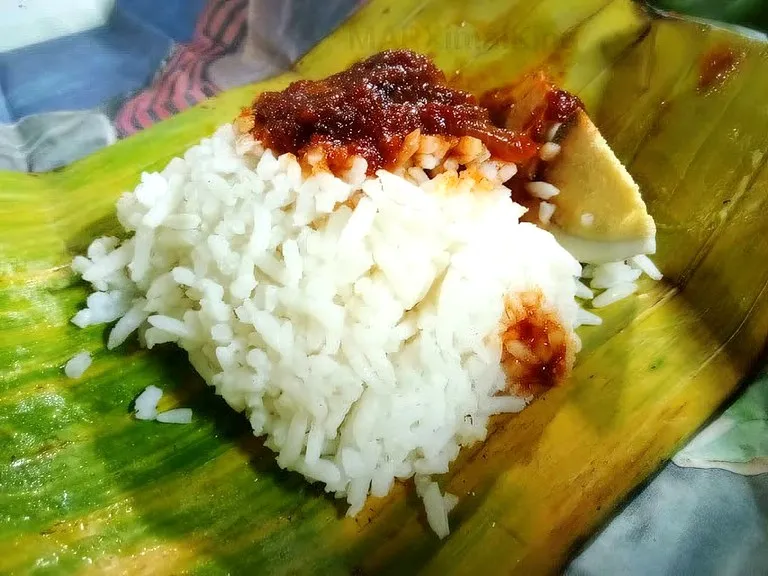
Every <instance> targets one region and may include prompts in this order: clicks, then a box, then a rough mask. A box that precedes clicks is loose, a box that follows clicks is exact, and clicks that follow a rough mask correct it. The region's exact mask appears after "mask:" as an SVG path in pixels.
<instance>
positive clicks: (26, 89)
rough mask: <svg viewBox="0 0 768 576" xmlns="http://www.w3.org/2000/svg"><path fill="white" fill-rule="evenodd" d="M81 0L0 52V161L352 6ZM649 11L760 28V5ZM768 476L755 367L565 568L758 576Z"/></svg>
mask: <svg viewBox="0 0 768 576" xmlns="http://www.w3.org/2000/svg"><path fill="white" fill-rule="evenodd" d="M3 1H6V2H7V0H0V2H3ZM17 1H18V4H17ZM45 1H48V0H38V3H37V5H44V3H45ZM57 1H60V0H50V2H57ZM78 1H79V0H78ZM83 1H85V0H83ZM89 1H92V2H102V3H103V4H105V5H106V4H110V5H111V3H112V2H114V5H113V7H112V10H111V12H109V14H110V16H109V18H108V20H107V21H106V23H105V25H103V26H100V27H97V28H94V29H90V30H86V31H84V32H79V33H76V34H70V35H63V36H61V37H59V38H56V39H53V40H48V41H45V42H42V43H37V44H34V45H29V46H25V47H21V48H17V49H14V50H11V51H5V52H0V169H5V170H16V171H34V172H39V171H47V170H51V169H54V168H56V167H59V166H64V165H66V164H68V163H70V162H72V161H74V160H76V159H78V158H81V157H83V156H85V155H87V154H90V153H91V152H93V151H95V150H98V149H99V148H102V147H104V146H107V145H109V144H111V143H113V142H114V141H115V140H116V139H117V138H121V137H124V136H128V135H130V134H132V133H134V132H136V131H139V130H142V129H144V128H146V127H148V126H150V125H151V124H153V123H155V122H158V121H161V120H162V119H164V118H167V117H168V116H171V115H173V114H176V113H178V112H179V111H181V110H184V109H185V108H188V107H189V106H192V105H194V104H196V103H197V102H199V101H201V100H203V99H205V98H207V97H210V96H212V95H214V94H216V93H217V92H220V91H222V90H226V89H228V88H231V87H234V86H238V85H242V84H245V83H248V82H254V81H256V80H259V79H261V78H265V77H268V76H271V75H274V74H276V73H279V72H281V71H283V70H286V69H287V68H289V67H290V66H291V64H292V63H293V62H295V61H296V60H297V59H298V58H299V57H300V56H301V55H303V54H304V53H305V52H306V51H307V50H309V49H310V48H311V47H312V46H313V45H314V44H315V43H316V42H317V41H319V40H320V39H321V38H323V37H324V36H326V35H327V34H328V33H329V32H330V31H331V30H332V29H333V28H334V27H336V26H337V25H338V24H340V23H341V22H342V21H343V20H344V19H345V18H346V17H347V16H348V15H349V14H351V13H352V11H354V10H355V8H357V7H358V6H359V5H360V4H361V3H362V2H363V1H364V0H322V1H318V0H89ZM500 1H501V0H500ZM24 2H25V0H13V2H12V3H9V6H11V8H9V7H3V6H2V5H1V4H0V10H3V12H2V14H3V18H6V20H5V21H0V32H2V27H3V25H5V26H6V32H7V26H8V25H9V24H8V22H9V21H10V20H8V19H7V18H10V19H11V20H12V19H13V17H14V16H15V14H14V13H11V12H9V10H14V9H18V10H24V9H26V8H31V5H30V6H27V5H25V4H24ZM41 3H42V4H41ZM75 4H77V2H73V4H72V6H74V5H75ZM658 5H659V6H660V7H661V8H664V9H671V10H677V11H682V12H686V13H689V14H694V15H697V16H701V17H710V18H712V17H716V18H721V19H723V20H727V21H729V22H732V23H735V24H741V25H746V26H752V27H753V28H762V29H763V30H764V29H765V28H767V27H768V5H766V1H765V0H658ZM17 14H18V13H16V15H17ZM26 20H27V21H28V20H29V18H26ZM766 472H768V375H763V376H761V377H760V378H758V379H757V380H756V382H754V383H753V384H752V385H751V386H750V387H749V388H748V390H747V392H746V393H745V394H743V395H742V397H741V398H739V399H738V400H737V402H736V403H735V404H734V405H733V406H731V407H730V408H729V409H728V410H727V411H726V412H725V413H724V414H723V415H722V416H721V417H720V418H718V419H716V420H714V421H713V423H712V424H711V425H710V426H709V427H708V428H706V429H705V430H704V431H703V432H702V433H701V434H699V436H697V438H695V439H694V440H693V441H692V442H691V443H690V444H689V445H688V446H687V447H686V448H685V449H684V450H682V451H681V452H680V453H679V454H678V455H676V456H675V458H674V461H673V462H672V463H670V464H668V465H667V466H666V467H665V468H664V469H663V470H662V471H661V472H660V474H659V475H658V476H657V477H656V478H655V479H653V480H652V481H650V482H649V483H648V485H647V486H646V487H645V488H644V489H643V490H642V491H640V492H639V494H638V495H637V496H636V497H635V498H633V499H632V501H631V502H630V503H629V504H628V505H627V506H626V508H625V509H624V510H623V511H622V512H621V513H620V514H618V515H617V517H616V518H615V519H614V520H613V521H612V522H610V523H609V524H608V526H606V527H605V529H604V530H603V531H602V532H601V533H600V534H598V535H597V536H595V538H594V539H593V540H592V542H590V543H589V544H588V545H587V546H586V547H585V549H584V550H583V551H582V552H581V553H580V555H579V556H578V557H577V558H576V559H575V560H574V561H573V563H572V564H571V566H570V567H569V568H568V570H567V573H568V574H570V575H573V576H577V575H578V576H582V575H590V576H591V575H595V576H598V575H604V574H609V575H613V574H622V575H638V576H644V575H654V576H656V575H667V574H669V575H675V576H677V575H687V574H691V575H697V576H698V575H708V574H712V575H718V576H719V575H725V576H727V575H741V574H749V575H752V574H768V528H767V527H768V474H765V473H766Z"/></svg>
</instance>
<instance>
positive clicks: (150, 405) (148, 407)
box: [134, 385, 163, 420]
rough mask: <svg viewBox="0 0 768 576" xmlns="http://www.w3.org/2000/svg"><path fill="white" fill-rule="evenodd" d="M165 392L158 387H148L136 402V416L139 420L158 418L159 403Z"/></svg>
mask: <svg viewBox="0 0 768 576" xmlns="http://www.w3.org/2000/svg"><path fill="white" fill-rule="evenodd" d="M162 397H163V391H162V390H160V388H158V387H157V386H152V385H150V386H147V387H146V388H145V389H144V391H143V392H142V393H141V394H139V396H138V397H137V398H136V401H135V402H134V415H135V416H136V418H137V419H138V420H154V419H155V418H156V417H157V403H158V402H160V398H162Z"/></svg>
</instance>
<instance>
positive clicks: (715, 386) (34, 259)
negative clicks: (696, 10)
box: [0, 0, 768, 574]
mask: <svg viewBox="0 0 768 576" xmlns="http://www.w3.org/2000/svg"><path fill="white" fill-rule="evenodd" d="M398 46H407V47H410V48H413V49H417V50H421V51H424V52H427V53H429V54H431V55H433V56H434V57H435V59H436V61H437V63H438V64H439V65H440V66H441V67H442V68H443V69H444V70H446V71H447V72H448V73H449V74H450V75H451V77H453V78H455V81H456V82H457V83H459V84H460V85H462V86H464V87H468V88H470V89H472V90H475V91H479V90H483V89H486V88H489V87H493V86H498V85H500V84H503V83H505V82H508V81H510V80H512V79H514V78H515V77H516V76H517V75H519V74H520V73H522V72H524V71H526V70H529V69H532V68H537V67H543V68H546V69H547V70H549V71H550V72H551V73H552V74H554V75H556V76H557V77H558V78H559V80H560V81H561V83H562V84H563V85H564V86H565V87H566V88H568V89H570V90H572V91H574V92H576V93H578V94H579V95H580V96H581V97H582V99H583V100H584V102H585V103H586V105H587V107H588V109H589V111H590V112H591V114H592V116H593V117H594V119H595V121H596V122H597V124H598V125H599V127H600V128H601V130H602V131H603V133H604V135H605V136H606V138H607V139H608V141H609V142H610V143H611V145H612V146H613V147H614V149H615V150H616V152H617V154H618V155H619V157H620V158H621V159H622V161H624V162H625V163H626V164H627V166H628V167H629V170H630V172H632V174H633V175H634V176H635V178H636V179H637V181H638V182H639V183H640V185H641V187H642V189H643V193H644V196H645V198H646V200H647V203H648V206H649V209H650V211H651V212H652V214H653V215H654V217H655V218H656V221H657V223H658V229H659V233H658V244H659V252H658V255H657V257H656V260H657V263H658V264H659V265H660V266H661V268H662V270H663V271H664V272H665V274H666V280H665V281H664V282H662V283H656V284H653V283H650V282H649V283H647V284H643V285H642V290H641V293H640V294H639V295H638V296H636V297H633V298H630V299H627V300H625V301H622V302H620V303H617V304H615V305H613V306H611V307H610V308H608V309H606V310H605V311H604V312H603V316H604V318H605V324H604V325H603V326H600V327H594V328H584V329H583V330H582V331H581V336H582V339H583V341H584V350H583V352H582V354H581V355H580V357H579V360H578V363H577V366H576V368H575V372H574V375H573V378H572V381H571V382H570V383H569V384H568V385H567V386H564V387H561V388H558V389H555V390H552V391H551V392H549V393H547V394H546V395H545V396H544V397H543V398H541V399H540V400H538V401H537V402H535V403H534V404H533V405H532V406H531V407H530V408H529V409H527V410H525V411H524V412H523V413H521V414H519V415H515V416H512V417H502V418H497V419H496V420H494V421H493V424H492V429H491V432H490V436H489V439H488V440H487V441H486V442H485V443H484V444H482V445H477V446H475V447H473V448H471V449H468V450H465V451H464V452H463V453H462V454H461V456H460V457H459V460H458V461H457V462H456V463H455V465H454V466H453V467H452V469H451V472H450V473H449V474H447V475H445V476H444V477H443V478H440V479H439V480H440V483H441V484H442V486H443V487H444V488H445V489H446V490H448V491H450V492H452V493H454V494H457V495H459V496H460V497H461V500H460V502H459V504H458V506H457V508H456V509H455V510H454V511H453V512H452V514H451V517H450V519H451V525H452V534H451V536H450V537H449V538H448V539H446V540H445V541H442V542H441V541H439V540H438V539H437V538H436V537H434V535H433V534H432V533H431V532H430V531H429V529H428V528H427V526H426V522H425V519H424V516H423V513H422V511H421V506H420V503H419V502H418V499H417V498H416V496H415V494H414V491H413V489H412V488H411V487H409V486H406V485H399V486H397V487H396V488H395V489H394V490H393V493H392V494H391V495H390V496H389V497H387V498H385V499H371V500H370V501H369V502H368V505H367V507H366V508H365V510H364V511H363V512H362V513H361V514H360V515H358V517H356V518H355V519H348V518H344V516H343V512H344V508H343V506H341V505H340V504H339V503H338V502H337V501H334V500H333V499H332V498H329V497H328V496H326V495H324V494H323V493H322V491H321V490H320V489H318V488H317V487H315V486H310V485H307V484H306V483H305V482H304V481H303V480H302V479H301V478H300V477H298V475H295V474H290V473H286V472H283V471H281V470H279V469H278V467H277V465H276V464H275V462H274V459H273V457H272V454H271V453H270V452H269V451H268V450H267V449H265V448H264V447H263V446H262V444H261V441H260V440H259V439H257V438H254V437H253V436H252V434H250V432H249V428H248V424H247V422H246V420H245V419H244V418H243V417H242V416H240V415H237V414H235V413H233V412H232V411H230V410H229V409H228V408H227V407H226V406H225V405H224V403H223V402H222V401H221V400H220V399H219V398H217V397H215V395H214V394H213V393H212V392H211V391H210V390H209V389H207V388H206V387H205V386H204V384H203V383H202V382H201V380H200V379H199V378H198V377H197V376H196V375H195V374H194V372H193V370H192V369H191V368H189V367H188V365H187V363H186V359H185V358H184V356H183V355H182V354H180V353H178V352H176V351H174V350H173V349H167V350H161V351H158V350H154V351H153V352H152V353H149V352H147V351H145V350H141V349H139V348H138V345H136V344H127V345H125V346H124V347H122V348H121V349H119V350H115V351H107V350H106V348H105V345H104V342H105V333H104V330H103V327H91V328H88V329H85V330H79V329H77V328H75V327H74V326H73V325H72V324H70V323H69V319H70V318H71V317H72V315H73V314H74V313H75V312H76V310H77V309H78V308H79V307H81V306H82V305H83V304H84V301H85V297H86V294H87V290H86V286H85V285H84V284H83V283H82V282H79V281H78V280H77V279H76V278H75V277H74V276H73V274H72V273H71V271H70V269H69V267H68V264H69V263H70V262H71V260H72V257H73V256H74V255H75V254H78V253H80V252H82V251H83V250H84V249H85V248H86V246H87V244H88V242H89V240H90V239H91V238H93V237H94V236H97V235H101V234H104V233H117V232H118V230H119V226H118V224H117V221H116V219H115V217H114V211H113V207H114V202H115V200H116V198H117V197H118V195H119V194H120V193H121V192H123V191H124V190H127V189H131V188H133V187H134V185H135V184H136V182H137V180H138V177H139V174H140V173H141V172H142V171H144V170H154V169H158V168H160V167H162V166H163V165H164V164H165V163H166V162H167V161H168V160H170V159H171V158H172V157H173V156H175V155H177V154H179V153H181V152H182V151H183V150H184V149H186V148H187V147H189V146H190V145H192V144H194V143H195V142H196V141H197V140H198V139H200V138H201V137H202V136H204V135H206V134H208V133H210V132H211V131H212V130H213V129H214V128H215V127H216V126H217V125H219V124H221V123H223V122H226V121H228V120H230V119H231V118H232V117H233V116H234V115H235V114H236V113H237V112H238V110H239V108H240V107H241V106H243V105H246V104H247V103H248V102H249V101H250V100H251V99H252V98H253V96H254V94H255V93H256V92H258V91H260V90H266V89H275V88H279V87H281V86H285V85H286V84H287V83H288V82H289V81H291V80H293V79H296V78H297V77H301V76H303V77H319V76H323V75H326V74H328V73H331V72H335V71H337V70H339V69H341V68H342V67H344V66H346V65H347V64H349V63H350V62H352V61H353V60H355V59H357V58H359V57H363V56H366V55H368V54H370V53H373V52H375V51H377V50H380V49H383V48H389V47H398ZM724 49H728V50H731V51H732V53H733V54H735V55H737V60H738V65H737V66H736V69H735V70H734V71H733V72H732V73H731V74H730V75H729V76H728V77H727V78H725V79H724V80H723V81H722V82H720V83H717V84H715V85H714V86H710V87H709V88H708V89H702V87H701V86H700V74H701V66H702V62H704V61H706V60H707V58H708V55H709V54H711V53H712V51H713V50H715V51H718V50H724ZM766 94H768V50H766V46H765V45H764V44H761V43H759V42H757V41H755V40H750V39H747V38H742V37H740V36H738V35H736V34H734V33H732V32H728V31H725V30H719V29H715V28H710V27H707V26H706V25H702V24H698V23H690V22H686V21H683V20H677V19H662V18H658V17H656V16H654V15H652V14H651V13H649V12H646V11H644V10H643V9H642V8H641V7H640V6H639V5H638V4H635V3H633V2H631V1H630V0H581V1H579V2H573V1H571V0H542V1H541V2H528V1H523V0H509V1H506V2H496V1H495V0H478V1H476V2H472V3H466V2H462V1H461V0H401V1H390V0H372V1H371V2H370V3H369V4H368V5H367V6H366V7H365V8H364V9H362V10H361V11H360V12H359V13H357V14H356V15H355V16H354V17H353V18H351V19H350V20H349V21H348V22H347V23H346V24H345V25H344V26H343V27H342V28H340V29H339V30H338V31H337V32H336V33H334V34H333V35H332V36H331V37H329V38H328V39H326V40H325V41H323V42H322V43H321V44H320V45H319V46H318V47H317V48H315V49H314V50H313V51H312V52H311V53H310V54H308V55H307V56H306V57H305V58H303V59H302V60H301V61H300V62H299V63H298V64H297V66H296V67H295V70H294V72H292V73H291V74H288V75H285V76H282V77H280V78H277V79H275V80H273V81H270V82H266V83H262V84H260V85H258V86H250V87H246V88H243V89H238V90H235V91H232V92H228V93H225V94H224V95H222V96H220V97H218V98H216V99H214V100H211V101H208V102H206V103H203V104H201V105H199V106H197V107H195V108H193V109H192V110H190V111H188V112H185V113H183V114H181V115H180V116H177V117H175V118H173V119H170V120H168V121H166V122H163V123H162V124H160V125H158V126H156V127H154V128H152V129H150V130H148V131H146V132H144V133H141V134H139V135H137V136H134V137H131V138H129V139H127V140H125V141H122V142H120V143H118V144H116V145H114V146H112V147H110V148H108V149H106V150H104V151H102V152H100V153H98V154H95V155H93V156H91V157H89V158H87V159H85V160H83V161H80V162H78V163H76V164H75V165H73V166H71V167H68V168H66V169H64V170H61V171H58V172H54V173H50V174H44V175H19V174H11V173H0V366H2V370H1V371H0V573H2V574H65V573H66V574H70V573H76V574H110V573H115V574H181V573H194V574H227V573H230V574H305V573H317V574H373V573H393V574H394V573H414V572H420V573H425V574H445V573H451V574H454V573H455V574H463V573H469V572H471V571H486V572H487V573H509V572H516V573H520V574H535V573H548V572H556V571H557V570H558V569H559V568H561V567H562V565H563V564H564V562H566V561H567V559H568V558H569V555H570V554H572V553H573V551H574V550H575V549H576V547H577V546H578V545H579V543H580V542H582V541H583V540H584V539H586V538H587V537H589V535H590V534H592V533H593V532H594V531H595V530H596V529H597V528H598V527H599V526H600V525H601V524H602V523H603V522H605V521H606V520H607V518H608V517H609V515H610V514H611V512H612V511H613V510H614V509H615V508H616V506H617V505H619V504H620V503H621V501H622V499H623V498H625V497H626V496H627V494H628V493H629V492H630V491H631V490H633V489H634V488H635V487H636V486H637V485H638V484H639V483H641V482H642V481H643V480H644V479H646V478H647V477H648V476H649V475H650V474H652V473H653V472H654V471H655V470H657V469H658V467H659V466H660V464H661V463H662V462H663V461H664V460H665V459H666V458H668V457H669V456H670V455H671V454H672V453H674V451H675V450H676V449H677V448H678V447H679V446H680V445H681V444H682V443H683V442H684V440H685V439H686V438H687V437H689V436H690V435H691V434H692V433H693V432H694V431H695V430H696V429H698V428H699V427H700V426H701V425H702V423H703V422H705V421H706V420H707V419H708V418H709V417H710V416H711V414H712V413H713V412H714V411H715V410H716V409H717V408H718V407H719V406H720V405H721V404H722V403H723V402H724V401H725V400H726V399H727V398H729V397H730V396H731V395H732V394H733V392H734V391H735V390H736V389H737V387H738V385H739V383H740V382H741V381H742V379H743V378H744V376H745V375H747V374H749V373H751V371H753V370H754V369H755V368H756V363H757V362H758V361H759V359H760V356H761V353H762V351H763V347H764V345H765V343H766V336H767V335H768V291H766V286H767V285H768V266H766V265H765V264H764V262H766V259H768V236H766V235H765V233H764V231H765V230H766V229H768V169H767V168H766V163H765V159H766V155H765V151H766V140H767V139H768V106H766V99H765V98H766ZM81 350H87V351H90V352H91V353H92V354H93V356H94V361H93V365H92V367H91V368H90V369H89V371H88V372H86V374H85V376H83V377H82V378H81V379H78V380H69V379H66V378H65V377H64V375H63V371H62V366H63V364H64V363H65V362H66V361H67V360H68V359H69V358H70V357H72V356H73V355H74V354H75V353H77V352H79V351H81ZM149 384H156V385H159V386H161V387H162V388H164V389H165V390H166V391H167V392H168V393H167V395H166V397H164V399H163V402H164V404H163V405H161V408H163V409H165V408H169V407H171V406H175V405H183V406H190V407H192V408H193V410H194V414H195V416H194V421H193V423H192V424H191V425H188V426H174V425H167V424H158V423H154V422H137V421H135V420H134V419H133V418H132V416H131V412H130V409H131V402H132V400H133V399H134V398H135V397H136V395H137V394H138V393H139V392H140V391H141V390H142V389H144V388H145V387H146V386H147V385H149Z"/></svg>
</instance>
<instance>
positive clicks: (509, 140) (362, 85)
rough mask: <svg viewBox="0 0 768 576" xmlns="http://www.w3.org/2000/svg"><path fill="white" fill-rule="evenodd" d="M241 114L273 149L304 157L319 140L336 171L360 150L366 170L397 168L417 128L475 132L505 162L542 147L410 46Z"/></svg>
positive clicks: (262, 100)
mask: <svg viewBox="0 0 768 576" xmlns="http://www.w3.org/2000/svg"><path fill="white" fill-rule="evenodd" d="M244 117H246V118H248V119H249V120H252V127H250V133H251V135H252V136H253V137H254V138H256V139H257V140H260V141H261V142H263V143H264V145H265V146H267V147H268V148H271V149H273V150H275V151H276V152H277V153H280V154H283V153H287V152H290V153H293V154H295V155H296V156H297V157H302V156H303V155H304V153H306V152H307V151H309V150H310V149H312V148H315V147H320V148H321V149H322V150H323V152H324V153H325V157H326V161H327V163H328V166H329V168H331V169H332V170H334V171H336V170H343V169H345V168H347V167H348V166H349V160H350V158H351V157H352V156H355V155H358V156H362V157H363V158H365V160H366V161H367V162H368V173H369V174H370V173H373V172H374V171H375V170H377V169H379V168H385V169H392V168H394V167H396V164H397V160H398V155H399V153H400V151H401V149H402V148H403V145H404V143H405V139H406V137H407V136H408V135H409V134H411V133H413V132H414V131H415V130H419V131H420V133H421V134H423V135H443V136H453V137H461V136H472V137H475V138H477V139H479V140H481V141H482V142H483V143H484V144H485V146H486V147H487V148H488V150H489V151H490V152H491V154H492V155H493V156H494V157H496V158H498V159H501V160H505V161H508V162H517V163H520V162H525V161H527V160H529V159H531V158H533V157H534V156H536V154H537V152H538V145H537V143H536V142H535V141H534V140H533V139H532V138H531V137H530V136H529V135H528V134H526V133H523V132H516V131H512V130H508V129H504V128H501V127H499V126H497V125H495V124H494V123H493V122H492V119H491V117H490V115H489V112H488V110H487V109H486V108H485V107H483V106H481V105H480V104H479V103H478V100H477V98H475V97H474V96H473V95H472V94H470V93H468V92H465V91H462V90H457V89H454V88H451V87H449V86H448V84H447V82H446V78H445V75H444V74H443V72H442V71H441V70H440V69H439V68H438V67H437V66H435V64H434V63H433V62H432V61H431V60H430V59H429V58H428V57H427V56H424V55H421V54H417V53H415V52H411V51H409V50H394V51H392V50H390V51H386V52H381V53H379V54H376V55H375V56H372V57H370V58H368V59H367V60H363V61H361V62H358V63H357V64H354V65H353V66H351V67H350V68H349V69H347V70H345V71H343V72H339V73H338V74H334V75H333V76H330V77H328V78H325V79H323V80H315V81H310V80H301V81H298V82H294V83H292V84H291V85H290V86H288V88H286V89H285V90H283V91H282V92H265V93H263V94H261V95H260V96H259V97H258V98H257V99H256V101H255V102H254V103H253V105H252V107H251V109H250V110H247V111H245V112H244ZM250 124H251V122H249V125H250Z"/></svg>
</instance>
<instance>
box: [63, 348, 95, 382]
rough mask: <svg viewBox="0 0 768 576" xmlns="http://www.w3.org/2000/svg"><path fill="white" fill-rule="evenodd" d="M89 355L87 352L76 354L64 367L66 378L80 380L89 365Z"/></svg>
mask: <svg viewBox="0 0 768 576" xmlns="http://www.w3.org/2000/svg"><path fill="white" fill-rule="evenodd" d="M91 362H92V360H91V355H90V353H88V352H80V353H79V354H76V355H75V356H73V357H72V358H70V359H69V361H68V362H67V363H66V365H65V366H64V374H66V376H67V378H80V376H82V375H83V374H84V373H85V371H86V370H88V368H89V367H90V365H91Z"/></svg>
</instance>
